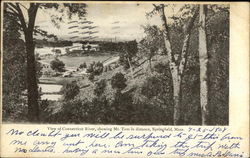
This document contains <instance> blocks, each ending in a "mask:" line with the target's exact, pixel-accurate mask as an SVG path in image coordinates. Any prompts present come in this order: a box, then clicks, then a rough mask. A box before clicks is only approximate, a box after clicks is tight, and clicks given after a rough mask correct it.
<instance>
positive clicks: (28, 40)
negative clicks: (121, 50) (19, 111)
mask: <svg viewBox="0 0 250 158" xmlns="http://www.w3.org/2000/svg"><path fill="white" fill-rule="evenodd" d="M5 4H6V5H5V8H4V10H5V11H6V12H7V13H8V14H11V15H13V16H15V17H17V21H18V22H17V23H18V25H19V26H20V27H21V28H22V32H23V34H24V39H25V48H26V59H27V89H28V117H29V121H31V122H39V105H38V85H37V76H36V62H35V53H34V52H35V42H34V39H33V34H34V31H35V21H36V15H37V11H38V9H39V8H40V9H48V8H55V9H58V8H59V4H56V3H29V6H25V5H24V4H22V3H5ZM63 6H64V7H65V8H68V12H67V13H68V15H69V17H70V18H71V16H72V14H77V15H78V16H79V17H83V16H84V15H85V14H86V11H85V7H86V4H83V3H77V4H76V3H73V4H69V3H63ZM24 12H26V13H24ZM26 14H27V16H25V15H26ZM26 18H27V19H26ZM51 20H52V22H54V24H55V25H56V26H59V24H58V22H60V21H62V17H58V16H52V19H51Z"/></svg>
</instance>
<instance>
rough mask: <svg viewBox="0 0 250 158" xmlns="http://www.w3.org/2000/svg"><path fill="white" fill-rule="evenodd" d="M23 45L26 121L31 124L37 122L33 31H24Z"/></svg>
mask: <svg viewBox="0 0 250 158" xmlns="http://www.w3.org/2000/svg"><path fill="white" fill-rule="evenodd" d="M25 44H26V53H27V89H28V119H29V121H31V122H39V105H38V85H37V78H36V61H35V53H34V51H35V44H34V41H33V31H31V30H29V29H27V30H26V31H25Z"/></svg>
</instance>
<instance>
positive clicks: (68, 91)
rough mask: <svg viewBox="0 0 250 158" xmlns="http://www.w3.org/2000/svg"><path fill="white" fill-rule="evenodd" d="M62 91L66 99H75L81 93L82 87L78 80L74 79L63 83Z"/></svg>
mask: <svg viewBox="0 0 250 158" xmlns="http://www.w3.org/2000/svg"><path fill="white" fill-rule="evenodd" d="M61 92H62V93H63V98H64V100H66V101H68V100H72V99H74V98H75V97H76V96H77V95H78V94H79V92H80V88H79V86H78V85H77V83H76V81H72V82H71V83H66V84H65V85H63V87H62V89H61Z"/></svg>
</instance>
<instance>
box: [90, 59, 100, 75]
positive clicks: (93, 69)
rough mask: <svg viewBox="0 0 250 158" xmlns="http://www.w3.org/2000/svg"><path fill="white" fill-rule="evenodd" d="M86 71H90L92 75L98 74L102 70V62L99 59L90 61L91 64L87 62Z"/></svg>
mask: <svg viewBox="0 0 250 158" xmlns="http://www.w3.org/2000/svg"><path fill="white" fill-rule="evenodd" d="M86 72H87V73H92V74H94V75H100V74H101V73H102V72H103V63H101V62H100V61H98V62H97V63H96V62H92V63H91V64H89V66H88V67H87V71H86Z"/></svg>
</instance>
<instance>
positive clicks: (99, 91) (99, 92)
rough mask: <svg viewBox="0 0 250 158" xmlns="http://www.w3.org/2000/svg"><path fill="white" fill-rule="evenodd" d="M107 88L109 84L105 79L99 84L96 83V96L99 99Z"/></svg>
mask: <svg viewBox="0 0 250 158" xmlns="http://www.w3.org/2000/svg"><path fill="white" fill-rule="evenodd" d="M106 86H107V83H106V80H105V79H101V80H100V81H99V82H96V85H95V88H94V94H95V95H96V96H97V97H99V96H101V95H102V94H103V93H104V91H105V88H106Z"/></svg>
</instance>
